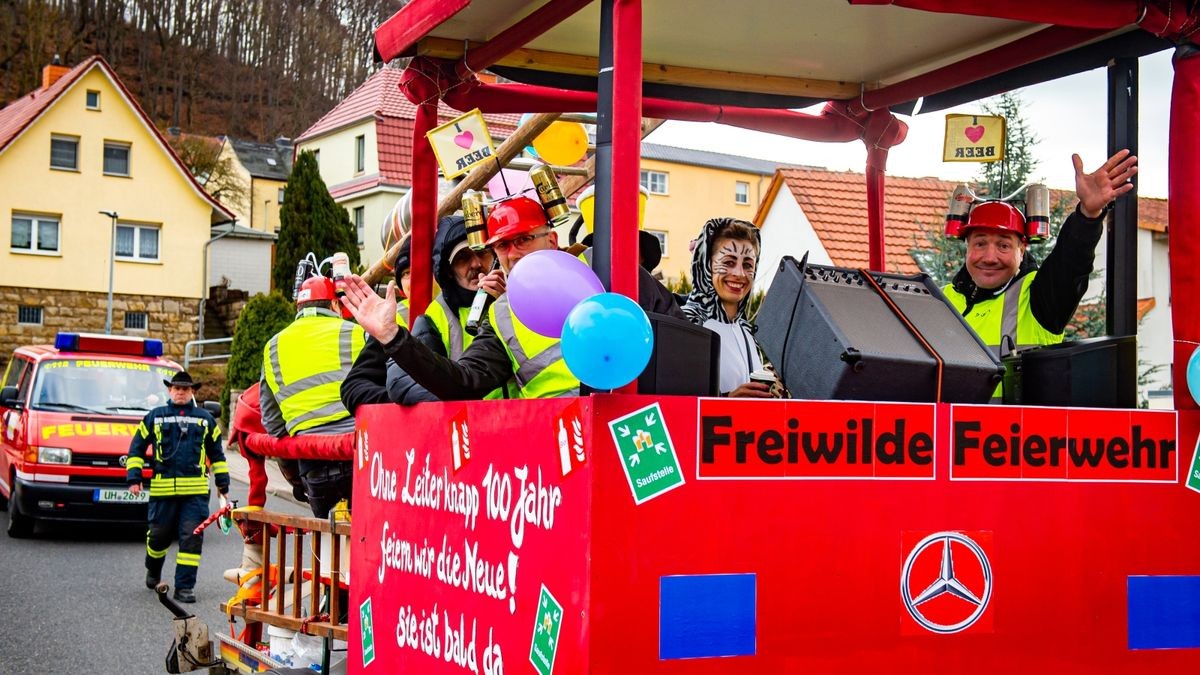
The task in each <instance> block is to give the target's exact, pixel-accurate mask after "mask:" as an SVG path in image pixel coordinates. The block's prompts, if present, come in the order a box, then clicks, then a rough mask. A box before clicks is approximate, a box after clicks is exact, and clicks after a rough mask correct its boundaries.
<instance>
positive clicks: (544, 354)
mask: <svg viewBox="0 0 1200 675" xmlns="http://www.w3.org/2000/svg"><path fill="white" fill-rule="evenodd" d="M488 318H489V319H491V322H492V327H493V328H494V329H495V330H496V335H498V336H500V339H501V341H502V342H503V343H504V349H505V351H507V352H508V358H509V360H510V361H512V364H513V373H514V374H515V375H516V380H517V386H518V387H519V388H520V393H521V398H556V397H559V396H578V395H579V379H578V378H576V377H575V376H574V375H572V374H571V371H570V369H568V368H567V363H566V361H563V358H562V345H561V343H560V341H559V340H558V339H556V338H550V337H546V336H544V335H538V334H537V333H535V332H533V331H531V330H529V329H528V328H526V327H525V326H524V325H523V324H522V323H521V322H520V320H518V319H517V317H516V316H515V315H514V314H513V313H512V309H511V308H509V306H508V296H507V295H501V296H500V297H499V298H498V299H497V300H496V302H494V303H492V306H491V309H489V310H488Z"/></svg>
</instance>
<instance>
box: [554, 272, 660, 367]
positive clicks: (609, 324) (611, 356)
mask: <svg viewBox="0 0 1200 675" xmlns="http://www.w3.org/2000/svg"><path fill="white" fill-rule="evenodd" d="M653 350H654V331H653V330H652V329H651V328H650V319H649V318H647V317H646V312H645V310H643V309H642V308H641V307H640V306H639V305H638V304H637V303H636V302H634V301H633V300H630V299H629V298H627V297H625V296H623V295H621V294H619V293H600V294H598V295H593V296H592V297H590V298H586V299H584V300H581V301H580V302H579V304H577V305H575V308H574V309H572V310H571V313H570V314H568V315H567V320H566V322H565V323H564V324H563V332H562V355H563V360H564V361H566V362H567V367H568V368H570V369H571V373H573V374H574V375H575V377H577V378H579V381H580V382H583V383H584V384H586V385H588V386H589V387H591V388H593V389H604V390H608V389H616V388H617V387H623V386H625V385H627V384H629V383H630V382H633V381H634V380H635V379H637V377H638V375H641V374H642V371H643V370H645V369H646V364H647V363H650V354H651V352H652V351H653Z"/></svg>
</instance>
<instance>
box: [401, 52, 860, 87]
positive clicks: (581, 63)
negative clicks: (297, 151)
mask: <svg viewBox="0 0 1200 675" xmlns="http://www.w3.org/2000/svg"><path fill="white" fill-rule="evenodd" d="M479 44H482V43H473V44H471V45H468V51H469V50H470V49H472V48H474V47H476V46H478V45H479ZM417 54H418V55H419V56H431V57H435V58H440V59H451V60H458V59H461V58H462V57H463V43H462V41H461V40H450V39H447V38H436V37H426V38H422V39H421V41H420V42H418V43H417ZM496 65H497V66H509V67H513V68H532V69H534V70H541V71H546V72H551V73H563V74H566V75H586V76H589V77H595V76H596V72H597V71H598V70H599V65H598V60H597V59H596V58H595V57H592V56H583V55H580V54H567V53H564V52H550V51H544V50H541V49H518V50H516V51H514V52H512V53H511V54H509V55H508V56H505V57H503V58H501V59H500V60H499V61H497V62H496ZM642 81H643V82H648V83H653V84H670V85H677V86H683V87H699V88H702V89H720V90H723V91H744V92H752V93H756V94H778V95H781V96H804V97H810V98H819V99H848V98H853V97H855V96H858V95H859V93H860V90H859V85H858V83H857V82H838V81H833V80H817V79H812V78H805V77H784V76H781V75H761V74H757V73H739V72H734V71H730V70H711V69H708V68H691V67H688V66H672V65H668V64H661V63H646V64H643V67H642ZM870 88H871V87H868V89H870Z"/></svg>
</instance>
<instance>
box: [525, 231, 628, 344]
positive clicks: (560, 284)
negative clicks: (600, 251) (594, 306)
mask: <svg viewBox="0 0 1200 675" xmlns="http://www.w3.org/2000/svg"><path fill="white" fill-rule="evenodd" d="M507 288H508V290H507V293H508V303H509V306H510V307H512V311H513V314H516V315H517V319H519V320H520V321H521V323H523V324H525V327H526V328H528V329H529V330H531V331H533V332H535V333H537V334H539V335H545V336H546V337H554V338H558V337H562V331H563V322H565V321H566V320H567V315H568V314H570V313H571V310H572V309H574V308H575V305H577V304H579V301H580V300H583V299H585V298H590V297H592V296H593V295H596V294H597V293H603V292H604V285H603V284H601V283H600V279H599V277H597V276H596V273H595V272H593V271H592V268H591V267H588V264H587V263H585V262H583V261H582V260H580V259H579V258H576V257H575V256H573V255H571V254H570V253H567V252H566V251H534V252H533V253H530V254H529V255H527V256H525V257H523V258H521V259H520V260H519V261H517V264H516V266H514V267H513V269H512V271H511V272H509V275H508V287H507Z"/></svg>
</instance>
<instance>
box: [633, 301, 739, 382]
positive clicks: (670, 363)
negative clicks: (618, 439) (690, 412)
mask: <svg viewBox="0 0 1200 675" xmlns="http://www.w3.org/2000/svg"><path fill="white" fill-rule="evenodd" d="M646 316H647V317H649V318H650V326H651V327H652V328H653V329H654V352H653V353H652V354H651V355H650V363H649V364H647V365H646V369H645V370H644V371H642V374H641V375H640V376H639V377H638V393H639V394H659V395H661V396H716V395H717V393H718V387H719V386H720V384H721V368H720V358H721V337H720V336H719V335H717V334H716V333H714V332H713V331H711V330H709V329H707V328H705V327H704V326H697V325H696V324H694V323H692V322H691V321H688V320H687V319H679V318H676V317H673V316H667V315H666V314H655V313H654V312H647V314H646Z"/></svg>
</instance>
